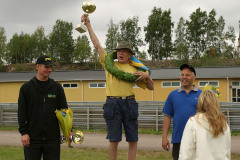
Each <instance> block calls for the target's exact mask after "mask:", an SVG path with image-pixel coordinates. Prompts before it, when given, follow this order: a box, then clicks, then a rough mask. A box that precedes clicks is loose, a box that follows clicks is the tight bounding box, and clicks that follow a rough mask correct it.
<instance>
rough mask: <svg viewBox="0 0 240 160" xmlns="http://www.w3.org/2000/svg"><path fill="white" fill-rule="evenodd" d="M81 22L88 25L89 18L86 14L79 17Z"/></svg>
mask: <svg viewBox="0 0 240 160" xmlns="http://www.w3.org/2000/svg"><path fill="white" fill-rule="evenodd" d="M81 22H84V24H85V25H86V26H87V27H88V26H89V25H90V19H89V17H88V14H83V15H82V18H81Z"/></svg>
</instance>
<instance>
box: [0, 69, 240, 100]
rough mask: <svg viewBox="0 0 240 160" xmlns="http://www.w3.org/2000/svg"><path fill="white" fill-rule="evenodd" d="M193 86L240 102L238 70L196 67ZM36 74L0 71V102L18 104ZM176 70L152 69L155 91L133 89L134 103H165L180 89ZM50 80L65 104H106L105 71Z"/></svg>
mask: <svg viewBox="0 0 240 160" xmlns="http://www.w3.org/2000/svg"><path fill="white" fill-rule="evenodd" d="M195 69H196V73H197V80H196V81H195V82H194V84H195V85H196V86H197V87H198V88H200V89H203V88H204V86H205V85H206V84H207V83H210V84H211V85H213V86H217V87H219V89H220V92H221V93H222V96H221V97H220V101H222V102H240V67H210V68H195ZM34 76H36V72H1V73H0V103H17V101H18V94H19V89H20V87H21V85H22V84H23V83H25V82H27V81H28V80H30V79H31V78H32V77H34ZM179 77H180V70H179V68H171V69H154V70H152V75H151V78H152V79H153V81H154V90H153V91H149V90H147V89H146V90H143V89H141V88H138V87H135V86H134V91H135V95H136V100H137V101H165V100H166V98H167V96H168V94H169V93H170V92H171V91H172V90H175V89H177V88H179V87H180V81H179ZM51 78H53V79H54V80H55V81H58V82H59V83H60V84H62V86H63V88H64V90H65V94H66V98H67V101H68V102H92V101H105V99H106V96H105V86H106V83H105V80H106V79H105V73H104V71H89V70H88V71H86V70H84V71H56V72H52V74H51Z"/></svg>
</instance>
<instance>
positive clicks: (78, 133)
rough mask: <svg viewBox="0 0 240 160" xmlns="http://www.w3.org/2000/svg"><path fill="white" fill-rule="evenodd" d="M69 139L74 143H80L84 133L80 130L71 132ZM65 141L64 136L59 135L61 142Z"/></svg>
mask: <svg viewBox="0 0 240 160" xmlns="http://www.w3.org/2000/svg"><path fill="white" fill-rule="evenodd" d="M69 140H70V141H73V142H74V143H76V144H81V143H82V142H83V140H84V135H83V132H82V131H79V130H78V131H74V132H73V134H72V135H71V136H70V138H69ZM65 142H66V138H65V137H64V136H63V135H62V136H61V144H62V143H65Z"/></svg>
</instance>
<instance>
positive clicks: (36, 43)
mask: <svg viewBox="0 0 240 160" xmlns="http://www.w3.org/2000/svg"><path fill="white" fill-rule="evenodd" d="M31 38H32V44H33V55H32V56H33V57H35V58H36V57H39V56H40V55H43V54H46V53H47V49H48V39H47V37H46V36H45V33H44V28H43V27H42V26H41V27H38V28H37V29H36V31H35V32H34V33H33V34H32V36H31Z"/></svg>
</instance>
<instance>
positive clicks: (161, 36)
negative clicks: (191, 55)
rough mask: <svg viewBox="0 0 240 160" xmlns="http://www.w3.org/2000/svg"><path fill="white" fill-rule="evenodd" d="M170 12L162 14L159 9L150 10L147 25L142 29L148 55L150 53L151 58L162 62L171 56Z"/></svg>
mask: <svg viewBox="0 0 240 160" xmlns="http://www.w3.org/2000/svg"><path fill="white" fill-rule="evenodd" d="M170 15H171V11H170V10H168V11H164V12H162V10H161V8H156V7H154V9H153V10H152V14H151V15H150V16H149V17H148V24H147V26H146V27H144V31H145V41H146V42H147V43H149V49H148V53H152V58H156V59H159V60H162V59H163V58H168V57H170V56H171V52H172V51H173V45H172V35H171V34H172V28H173V26H174V24H173V22H172V20H171V16H170Z"/></svg>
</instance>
